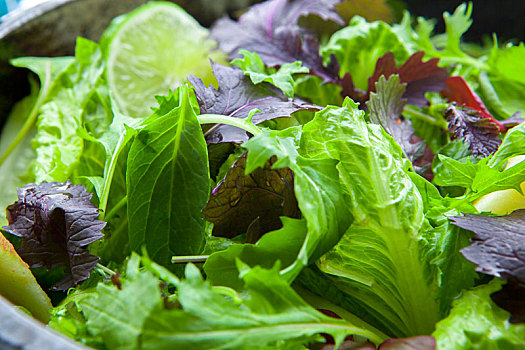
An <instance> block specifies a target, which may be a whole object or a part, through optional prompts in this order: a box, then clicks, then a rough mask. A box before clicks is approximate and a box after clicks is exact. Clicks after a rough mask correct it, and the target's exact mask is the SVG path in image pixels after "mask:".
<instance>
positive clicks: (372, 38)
mask: <svg viewBox="0 0 525 350" xmlns="http://www.w3.org/2000/svg"><path fill="white" fill-rule="evenodd" d="M321 52H322V55H323V57H324V58H325V59H328V58H329V57H330V56H331V55H334V56H335V57H336V58H337V60H338V62H339V64H340V66H341V68H340V71H339V75H340V76H344V75H345V74H346V73H350V74H351V75H352V81H353V84H354V85H355V87H356V88H358V89H361V90H364V91H366V90H367V88H368V86H369V84H368V78H369V77H370V76H372V74H373V73H374V69H375V66H376V62H377V60H378V59H379V58H380V57H381V56H383V55H385V54H386V53H387V52H392V54H393V56H394V59H395V62H396V63H398V64H400V63H402V62H405V60H406V59H407V58H408V57H409V52H408V50H407V48H406V47H405V45H404V43H403V41H401V39H400V38H399V37H398V36H397V34H395V33H394V32H393V31H392V28H391V27H390V26H389V25H388V24H386V23H384V22H381V21H376V22H372V23H369V22H367V21H366V20H365V19H364V18H362V17H360V16H355V17H353V18H352V20H351V21H350V23H349V25H348V26H347V27H345V28H343V29H340V30H339V31H337V32H335V33H334V34H333V35H332V36H331V37H330V40H329V41H328V43H327V44H326V45H324V46H323V47H322V49H321Z"/></svg>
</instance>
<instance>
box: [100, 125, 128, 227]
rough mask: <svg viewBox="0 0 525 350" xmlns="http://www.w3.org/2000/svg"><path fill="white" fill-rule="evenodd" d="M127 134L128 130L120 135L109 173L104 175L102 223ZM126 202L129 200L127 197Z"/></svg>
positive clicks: (109, 166) (101, 208)
mask: <svg viewBox="0 0 525 350" xmlns="http://www.w3.org/2000/svg"><path fill="white" fill-rule="evenodd" d="M126 133H127V130H124V131H123V132H122V133H121V134H120V138H119V140H118V142H117V145H116V146H115V151H114V152H113V154H112V155H111V161H110V162H109V165H108V167H107V169H108V171H107V173H105V174H104V187H103V189H102V196H101V198H100V204H99V208H100V210H101V214H100V217H99V220H102V221H104V218H105V213H106V207H107V205H108V198H109V188H110V186H111V182H112V181H113V174H114V173H115V167H116V165H117V159H118V156H119V154H120V152H119V151H120V147H121V146H122V143H123V142H124V139H125V135H126ZM104 172H105V171H104ZM126 200H127V197H126Z"/></svg>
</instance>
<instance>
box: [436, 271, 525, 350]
mask: <svg viewBox="0 0 525 350" xmlns="http://www.w3.org/2000/svg"><path fill="white" fill-rule="evenodd" d="M501 284H502V281H501V280H499V279H495V280H493V281H492V282H490V283H489V284H486V285H482V286H479V287H476V288H474V289H472V290H469V291H465V292H464V293H463V295H462V296H461V297H460V298H459V299H457V300H455V301H454V303H453V306H452V310H451V311H450V315H448V316H447V317H446V318H445V319H443V320H441V321H440V322H439V323H438V324H437V326H436V330H435V331H434V333H432V336H434V337H435V338H436V340H437V344H438V349H458V350H461V349H465V350H467V349H509V350H512V349H515V350H518V349H523V347H524V346H525V325H511V324H509V321H508V317H509V314H508V313H507V312H506V311H504V310H502V309H500V308H499V307H498V306H497V305H495V304H494V302H492V300H491V299H490V294H491V293H493V292H495V291H497V290H498V289H500V287H501Z"/></svg>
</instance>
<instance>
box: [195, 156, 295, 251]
mask: <svg viewBox="0 0 525 350" xmlns="http://www.w3.org/2000/svg"><path fill="white" fill-rule="evenodd" d="M246 155H247V152H245V153H244V154H243V155H242V156H241V157H240V158H239V159H237V161H235V163H234V164H233V166H232V167H231V168H230V169H229V170H228V173H227V174H226V177H225V178H224V179H223V180H222V181H221V182H220V183H219V185H218V186H217V187H216V188H215V189H214V190H213V192H212V194H211V196H210V199H209V201H208V204H207V205H206V207H205V208H204V210H203V212H204V218H205V219H206V220H207V221H210V222H212V223H213V224H214V226H213V233H212V234H213V235H214V236H219V237H228V238H232V237H235V236H238V235H240V234H244V233H246V234H247V241H248V242H249V243H255V242H256V241H257V240H258V239H259V238H260V237H261V236H262V235H263V234H265V233H266V232H269V231H273V230H277V229H279V228H281V227H282V223H281V219H280V217H281V216H288V217H294V218H298V217H299V216H300V212H299V208H298V206H297V201H296V199H295V195H294V192H293V186H294V185H293V183H294V178H293V173H292V171H291V170H290V169H289V168H280V169H272V168H271V167H272V165H273V164H274V163H275V161H276V158H275V157H273V158H272V159H270V160H269V161H268V162H267V163H266V164H265V166H264V168H257V169H256V170H254V171H253V172H251V173H250V174H245V172H246Z"/></svg>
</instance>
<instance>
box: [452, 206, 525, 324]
mask: <svg viewBox="0 0 525 350" xmlns="http://www.w3.org/2000/svg"><path fill="white" fill-rule="evenodd" d="M450 220H451V221H452V223H453V224H454V225H457V226H459V227H462V228H464V229H466V230H470V231H473V232H475V233H476V236H475V237H474V238H473V243H472V245H470V246H468V247H466V248H463V250H462V251H461V252H462V253H463V255H464V256H465V258H467V259H468V260H470V261H472V262H473V263H475V264H476V265H478V267H477V268H476V269H477V271H479V272H483V273H485V274H489V275H492V276H496V277H501V278H504V279H507V280H508V281H509V282H508V283H507V284H506V285H505V286H504V287H503V290H502V292H500V296H499V299H498V300H499V301H504V302H503V303H502V304H500V303H498V305H500V306H506V307H505V310H507V311H509V312H510V313H511V315H512V318H511V322H525V306H524V305H523V303H522V302H521V303H520V302H518V303H516V304H513V305H509V304H508V302H506V301H505V297H504V295H505V294H516V292H515V291H514V289H516V290H517V291H518V292H521V294H523V292H525V269H524V266H525V258H524V257H523V256H522V255H521V254H520V252H521V251H523V250H524V249H525V243H524V241H525V240H524V237H525V229H524V227H525V210H517V211H515V212H513V213H511V214H509V215H507V216H501V217H490V216H482V215H472V214H465V216H454V217H451V218H450ZM509 284H510V285H509ZM512 284H513V285H514V286H512ZM509 292H510V293H509ZM501 293H503V294H501Z"/></svg>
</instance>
